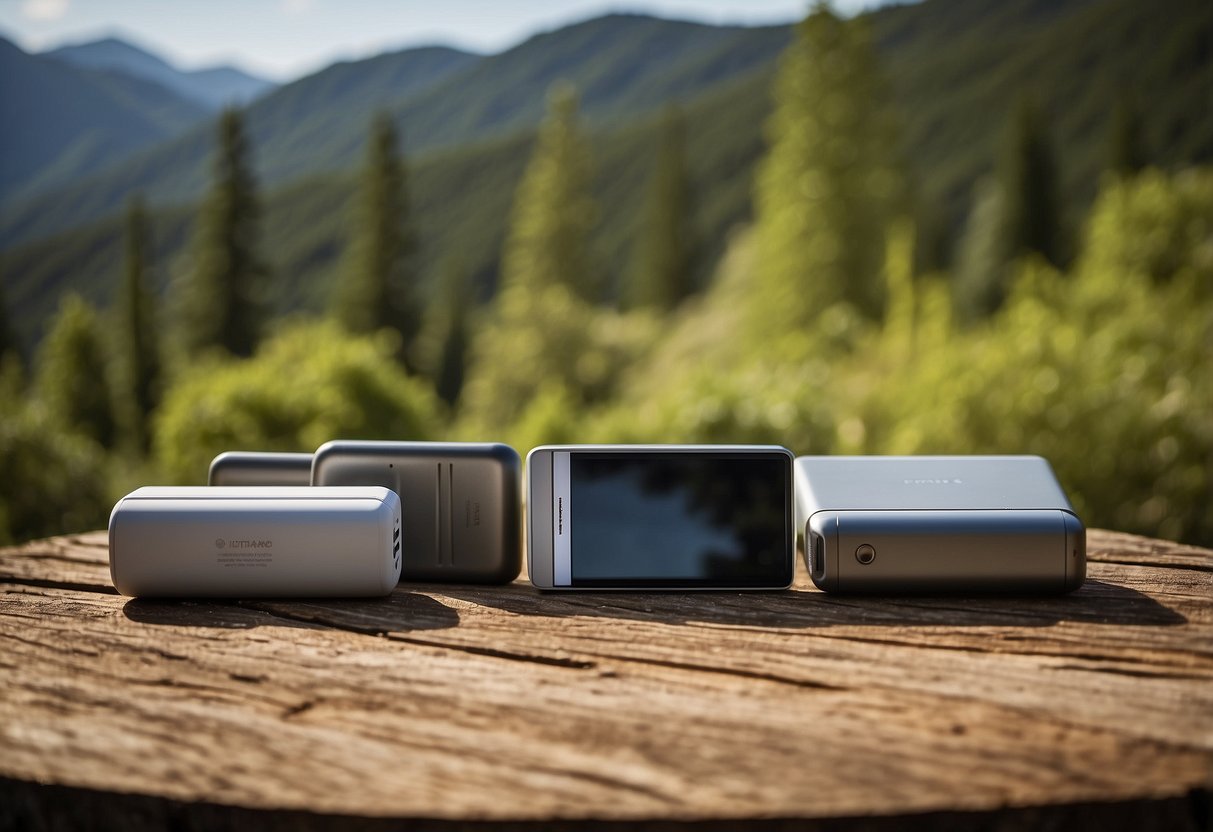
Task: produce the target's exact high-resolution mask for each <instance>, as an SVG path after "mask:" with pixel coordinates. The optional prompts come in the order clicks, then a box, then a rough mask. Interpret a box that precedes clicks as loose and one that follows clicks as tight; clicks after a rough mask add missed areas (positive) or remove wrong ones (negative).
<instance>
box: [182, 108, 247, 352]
mask: <svg viewBox="0 0 1213 832" xmlns="http://www.w3.org/2000/svg"><path fill="white" fill-rule="evenodd" d="M249 153H250V149H249V146H248V140H247V139H246V137H245V131H244V120H243V117H242V116H241V114H240V111H239V110H236V109H228V110H224V112H223V115H222V116H221V117H220V119H219V151H218V153H217V155H216V157H215V167H214V183H213V185H212V187H211V192H210V194H209V195H208V196H207V199H206V202H205V204H204V205H203V207H202V214H201V216H200V217H199V219H198V231H197V233H196V235H195V238H194V252H193V260H194V262H193V266H192V268H191V270H190V272H189V274H188V275H187V279H186V282H185V284H184V285H183V286H182V287H181V297H180V298H179V302H178V309H177V315H178V318H179V325H180V331H181V336H182V343H183V346H184V347H185V348H186V349H187V350H189V351H197V350H206V349H211V348H215V347H218V348H222V349H224V350H227V351H228V352H229V353H231V354H232V355H236V356H247V355H251V354H252V352H253V349H254V348H255V347H256V345H257V341H258V340H259V339H260V336H261V329H262V327H263V325H264V306H265V286H264V282H265V278H266V274H265V267H264V265H263V263H262V260H261V255H260V253H259V252H258V242H259V241H258V235H259V232H260V228H259V221H260V210H259V206H258V203H257V188H256V183H255V182H254V181H253V174H252V169H251V167H250V162H249V158H248V156H249Z"/></svg>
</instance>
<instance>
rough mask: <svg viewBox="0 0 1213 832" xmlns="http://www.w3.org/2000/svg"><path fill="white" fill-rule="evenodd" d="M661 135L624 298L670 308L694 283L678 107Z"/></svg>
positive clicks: (636, 304)
mask: <svg viewBox="0 0 1213 832" xmlns="http://www.w3.org/2000/svg"><path fill="white" fill-rule="evenodd" d="M660 140H661V144H660V146H659V147H658V150H657V160H656V165H655V167H654V169H653V174H652V177H651V178H650V180H649V186H648V191H649V193H648V200H647V202H646V204H645V210H644V215H643V217H642V219H641V226H640V230H639V232H638V234H637V238H636V243H635V254H634V255H633V264H632V268H631V271H630V274H629V278H630V280H631V283H630V286H629V287H628V290H627V291H626V292H625V293H624V300H625V302H626V303H627V304H628V305H629V306H632V307H648V308H651V309H656V310H659V311H668V310H670V309H673V308H674V307H675V306H677V305H678V304H679V303H680V302H681V301H682V299H683V298H685V297H686V296H687V295H688V294H690V293H691V289H692V283H691V252H692V245H691V239H690V228H689V224H688V221H689V213H690V211H689V206H688V202H689V200H690V186H689V183H688V181H687V170H686V119H685V117H684V116H683V114H682V111H681V110H679V109H678V108H677V107H669V108H667V109H666V112H665V114H664V116H663V118H662V124H661V135H660Z"/></svg>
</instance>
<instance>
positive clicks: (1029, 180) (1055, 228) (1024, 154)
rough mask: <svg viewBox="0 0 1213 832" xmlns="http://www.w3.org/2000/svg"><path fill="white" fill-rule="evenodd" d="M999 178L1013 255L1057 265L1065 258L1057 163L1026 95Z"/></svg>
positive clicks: (1008, 140)
mask: <svg viewBox="0 0 1213 832" xmlns="http://www.w3.org/2000/svg"><path fill="white" fill-rule="evenodd" d="M999 179H1000V180H1001V182H1002V192H1003V198H1004V199H1005V200H1006V209H1005V210H1006V213H1005V215H1004V217H1003V222H1004V223H1005V225H1004V228H1003V236H1004V240H1005V243H1004V246H1005V250H1006V251H1007V252H1009V253H1010V254H1011V256H1012V257H1017V256H1021V255H1024V254H1028V253H1035V254H1039V255H1040V256H1041V257H1043V258H1044V259H1045V260H1047V261H1049V262H1050V263H1052V264H1053V265H1054V266H1060V265H1061V264H1062V260H1063V251H1062V248H1063V243H1062V230H1061V205H1060V200H1059V198H1058V194H1057V165H1056V163H1055V162H1054V161H1053V150H1052V147H1051V145H1050V142H1049V137H1048V134H1047V132H1046V130H1045V127H1044V124H1043V122H1042V119H1041V116H1040V113H1039V111H1038V110H1037V108H1036V106H1035V105H1034V104H1033V103H1032V102H1031V100H1029V99H1027V98H1021V99H1020V101H1019V103H1018V106H1017V107H1016V109H1015V112H1014V114H1013V116H1012V119H1011V124H1010V128H1009V130H1008V134H1007V138H1006V143H1005V145H1004V146H1003V154H1002V160H1001V170H1000V171H999Z"/></svg>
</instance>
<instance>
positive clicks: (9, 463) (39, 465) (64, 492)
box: [0, 384, 112, 545]
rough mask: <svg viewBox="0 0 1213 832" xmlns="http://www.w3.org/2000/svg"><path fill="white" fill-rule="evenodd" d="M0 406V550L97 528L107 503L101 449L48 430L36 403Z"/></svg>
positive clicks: (45, 417) (2, 399)
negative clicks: (1, 481) (1, 475)
mask: <svg viewBox="0 0 1213 832" xmlns="http://www.w3.org/2000/svg"><path fill="white" fill-rule="evenodd" d="M3 386H5V387H8V386H9V385H8V384H5V385H3ZM5 392H7V391H5ZM0 402H3V403H0V471H3V472H4V477H5V484H4V487H3V488H0V545H3V544H8V543H14V542H19V541H23V540H29V539H31V538H35V537H49V536H51V535H57V534H67V533H71V532H81V531H87V530H89V529H95V528H100V527H103V526H104V525H105V518H106V516H107V514H108V512H109V509H110V506H111V505H112V500H111V499H110V495H109V492H108V480H107V475H106V469H105V455H104V453H103V451H102V449H101V448H100V447H99V446H98V445H97V443H96V442H94V441H93V440H91V439H89V438H87V437H85V436H81V435H80V434H78V433H75V432H72V431H67V430H58V431H56V430H48V421H49V420H50V418H51V414H48V413H47V412H46V410H45V409H44V408H43V407H42V405H41V404H39V403H26V402H22V401H20V400H19V399H18V400H14V399H10V398H9V397H8V396H7V395H6V396H3V397H0Z"/></svg>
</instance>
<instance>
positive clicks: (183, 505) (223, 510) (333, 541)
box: [109, 486, 401, 598]
mask: <svg viewBox="0 0 1213 832" xmlns="http://www.w3.org/2000/svg"><path fill="white" fill-rule="evenodd" d="M399 535H400V499H399V497H397V496H396V494H394V493H393V492H392V491H390V490H388V489H386V488H311V487H310V486H303V487H278V486H273V487H255V486H247V487H243V486H231V487H209V486H202V487H147V488H140V489H138V490H136V491H133V492H131V493H130V494H128V495H127V496H125V497H123V498H122V499H121V500H119V501H118V503H117V505H115V506H114V510H113V513H111V514H110V523H109V551H110V578H111V580H113V582H114V586H115V587H116V588H117V589H118V591H119V592H121V593H122V594H123V595H135V596H143V597H222V598H268V597H303V598H309V597H322V596H323V597H334V598H342V597H344V598H351V597H369V596H381V595H387V594H388V593H390V592H391V591H392V589H393V588H394V587H395V586H396V582H397V581H398V580H399V579H400V561H401V558H400V547H399Z"/></svg>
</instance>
